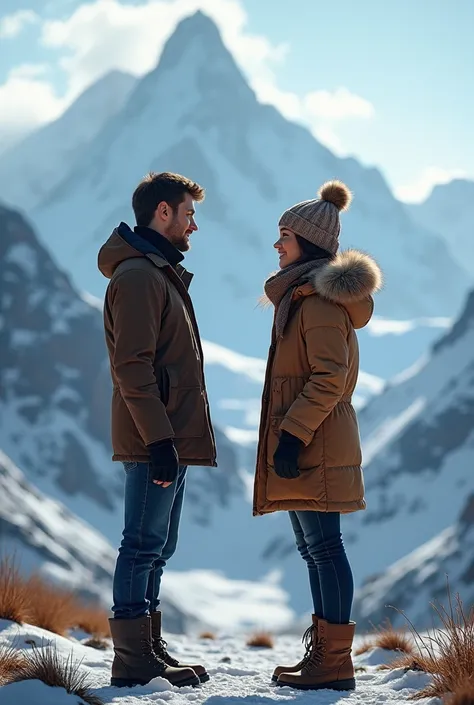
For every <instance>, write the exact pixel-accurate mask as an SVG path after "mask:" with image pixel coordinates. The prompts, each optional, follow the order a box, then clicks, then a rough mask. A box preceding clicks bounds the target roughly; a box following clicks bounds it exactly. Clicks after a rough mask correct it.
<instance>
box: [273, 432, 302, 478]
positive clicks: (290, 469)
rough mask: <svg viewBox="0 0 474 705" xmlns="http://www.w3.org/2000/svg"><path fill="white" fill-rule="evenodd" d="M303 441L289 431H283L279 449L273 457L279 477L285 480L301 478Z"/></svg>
mask: <svg viewBox="0 0 474 705" xmlns="http://www.w3.org/2000/svg"><path fill="white" fill-rule="evenodd" d="M302 445H303V441H301V440H300V439H299V438H296V436H292V435H291V433H288V431H282V432H281V435H280V441H279V443H278V447H277V449H276V451H275V455H274V456H273V464H274V466H275V472H276V474H277V475H278V477H282V478H283V479H284V480H294V479H296V478H297V477H299V476H300V471H299V470H298V457H299V454H300V451H301V447H302Z"/></svg>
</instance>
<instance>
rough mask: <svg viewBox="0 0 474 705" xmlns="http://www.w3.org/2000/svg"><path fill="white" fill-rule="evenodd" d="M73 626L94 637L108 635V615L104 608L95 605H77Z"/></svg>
mask: <svg viewBox="0 0 474 705" xmlns="http://www.w3.org/2000/svg"><path fill="white" fill-rule="evenodd" d="M75 626H76V627H78V628H79V629H82V631H84V632H86V634H91V636H93V637H94V638H96V639H101V638H109V637H110V625H109V616H108V614H107V612H106V610H104V609H102V608H101V607H98V606H95V605H78V606H77V609H76V617H75Z"/></svg>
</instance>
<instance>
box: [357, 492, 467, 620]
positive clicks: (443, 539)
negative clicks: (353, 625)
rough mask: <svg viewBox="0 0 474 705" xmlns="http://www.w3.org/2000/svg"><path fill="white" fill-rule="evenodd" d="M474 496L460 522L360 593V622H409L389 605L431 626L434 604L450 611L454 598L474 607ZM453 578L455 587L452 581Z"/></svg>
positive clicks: (358, 604) (400, 562) (358, 598)
mask: <svg viewBox="0 0 474 705" xmlns="http://www.w3.org/2000/svg"><path fill="white" fill-rule="evenodd" d="M473 556H474V495H472V494H471V496H470V497H469V498H468V500H467V502H466V503H465V505H464V507H463V511H462V513H461V515H460V517H459V519H458V521H457V522H456V523H455V524H453V526H450V527H448V528H447V529H444V530H443V531H442V532H441V533H440V534H439V535H438V536H435V537H434V538H433V539H431V541H428V542H427V543H426V544H424V545H423V546H420V547H419V548H417V549H416V550H415V551H413V552H412V553H410V554H409V555H408V556H406V557H405V558H402V559H401V560H400V561H398V562H397V563H395V564H394V565H392V566H390V568H389V569H388V570H386V571H385V572H383V573H382V574H381V575H379V576H375V577H374V578H373V579H371V580H369V581H367V583H366V584H365V585H364V587H363V588H362V589H361V590H360V591H359V592H358V594H357V595H356V600H355V603H354V619H355V620H356V621H357V622H358V624H360V625H361V626H362V627H364V626H365V627H368V626H369V625H370V624H371V623H372V624H379V623H381V622H383V621H384V620H385V619H386V618H387V617H388V618H390V620H391V622H392V624H401V625H402V624H404V623H405V624H406V621H405V619H404V617H403V616H402V615H401V614H400V613H399V612H397V611H394V610H393V609H390V608H388V607H387V605H393V606H394V607H396V608H398V609H403V611H404V612H405V613H406V615H407V616H408V617H409V618H410V620H411V621H412V622H413V623H414V624H416V625H417V626H418V627H420V628H425V627H428V626H431V624H432V621H433V618H434V617H435V612H434V610H433V608H432V607H431V605H430V603H434V604H435V605H436V604H437V605H444V607H445V608H446V609H448V610H449V596H448V584H449V588H450V590H451V595H452V598H454V596H455V595H456V594H459V596H460V597H461V599H462V601H463V603H464V606H465V608H466V613H467V611H468V610H469V609H470V608H471V606H472V605H473V604H474V558H473ZM447 579H448V581H449V583H448V582H447Z"/></svg>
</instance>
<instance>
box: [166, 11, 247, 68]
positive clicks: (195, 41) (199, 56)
mask: <svg viewBox="0 0 474 705" xmlns="http://www.w3.org/2000/svg"><path fill="white" fill-rule="evenodd" d="M195 49H196V50H197V51H196V53H195V55H194V56H193V52H194V50H195ZM193 59H194V62H193V63H188V61H190V60H191V61H192V60H193ZM213 60H217V61H218V64H219V66H218V67H217V68H222V67H223V66H224V65H225V67H226V68H227V69H229V68H232V67H233V66H235V63H234V61H233V60H232V57H231V56H230V55H229V53H228V52H227V50H225V48H224V45H223V42H222V38H221V35H220V33H219V30H218V28H217V26H216V24H215V23H214V22H213V20H212V19H211V18H210V17H209V16H208V15H206V14H205V13H204V12H202V11H201V10H198V11H197V12H196V13H195V14H194V15H191V16H189V17H186V18H185V19H184V20H182V21H181V22H180V23H179V24H178V26H177V28H176V30H175V32H174V33H173V34H172V35H171V37H170V38H169V40H168V42H167V43H166V45H165V47H164V49H163V53H162V55H161V58H160V62H159V66H158V67H157V69H156V70H158V71H160V72H162V71H169V70H170V69H172V70H175V69H176V68H179V69H180V70H181V69H185V70H187V71H188V72H192V69H193V64H194V66H195V67H196V68H197V69H198V70H199V71H201V70H203V69H207V70H209V71H210V72H212V70H213V68H215V67H213V66H212V65H211V64H210V62H211V61H213ZM183 78H184V76H183Z"/></svg>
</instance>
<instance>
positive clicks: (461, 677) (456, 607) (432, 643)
mask: <svg viewBox="0 0 474 705" xmlns="http://www.w3.org/2000/svg"><path fill="white" fill-rule="evenodd" d="M432 607H433V609H434V610H435V613H436V615H437V616H438V618H439V620H440V622H441V626H440V627H439V628H437V629H433V630H432V631H431V632H429V633H428V635H427V636H422V635H421V634H420V633H419V632H418V630H417V629H415V627H414V626H413V624H412V623H411V622H410V621H409V620H408V619H407V621H408V623H409V625H410V628H411V631H412V634H413V638H414V641H415V646H416V651H417V653H413V655H411V656H408V655H407V656H406V657H402V658H400V659H397V660H396V661H394V662H393V663H391V664H389V665H388V668H405V669H406V670H409V669H412V670H418V671H424V672H425V673H429V674H430V675H431V679H432V680H431V683H430V684H429V685H427V686H426V687H425V688H423V689H422V690H420V691H419V692H417V693H416V694H415V695H413V696H412V697H411V699H412V700H420V699H421V698H442V699H443V700H444V702H445V703H449V705H474V620H473V615H472V613H471V614H466V613H465V611H464V608H463V604H462V600H461V598H460V597H459V595H457V596H456V598H455V600H454V604H453V600H452V598H451V593H450V590H449V585H448V609H446V608H445V607H443V606H438V605H435V604H432Z"/></svg>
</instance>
